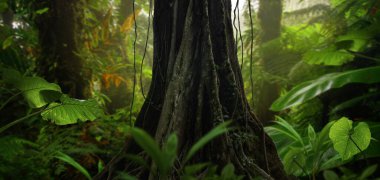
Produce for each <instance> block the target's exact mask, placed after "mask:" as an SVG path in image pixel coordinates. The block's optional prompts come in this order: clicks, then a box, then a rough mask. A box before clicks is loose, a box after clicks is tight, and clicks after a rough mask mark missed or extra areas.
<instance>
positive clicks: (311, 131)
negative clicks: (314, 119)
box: [307, 124, 317, 141]
mask: <svg viewBox="0 0 380 180" xmlns="http://www.w3.org/2000/svg"><path fill="white" fill-rule="evenodd" d="M307 135H308V136H309V139H310V141H314V140H315V139H316V137H317V135H316V134H315V131H314V128H313V126H311V125H310V124H309V126H308V127H307Z"/></svg>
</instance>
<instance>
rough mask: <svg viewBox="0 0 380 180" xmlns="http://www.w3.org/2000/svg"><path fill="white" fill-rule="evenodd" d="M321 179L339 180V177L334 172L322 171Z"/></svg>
mask: <svg viewBox="0 0 380 180" xmlns="http://www.w3.org/2000/svg"><path fill="white" fill-rule="evenodd" d="M323 177H324V178H325V180H339V176H338V175H337V174H336V173H335V172H334V171H330V170H327V171H323Z"/></svg>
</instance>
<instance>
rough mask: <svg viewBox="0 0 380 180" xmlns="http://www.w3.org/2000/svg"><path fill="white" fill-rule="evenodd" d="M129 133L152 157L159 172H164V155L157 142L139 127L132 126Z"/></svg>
mask: <svg viewBox="0 0 380 180" xmlns="http://www.w3.org/2000/svg"><path fill="white" fill-rule="evenodd" d="M131 133H132V136H133V139H134V140H135V141H136V142H137V144H138V145H139V146H140V147H141V148H142V149H144V150H145V152H146V153H147V154H148V155H149V156H150V157H151V158H152V159H153V161H154V162H155V164H156V165H157V167H158V169H159V171H160V172H161V173H164V174H165V173H166V171H167V169H166V164H167V163H166V162H165V157H164V156H165V155H164V153H163V152H162V151H161V150H160V147H159V146H158V144H157V143H156V142H155V141H154V139H153V138H152V137H151V136H150V135H149V134H148V133H146V132H145V131H143V130H142V129H139V128H132V129H131Z"/></svg>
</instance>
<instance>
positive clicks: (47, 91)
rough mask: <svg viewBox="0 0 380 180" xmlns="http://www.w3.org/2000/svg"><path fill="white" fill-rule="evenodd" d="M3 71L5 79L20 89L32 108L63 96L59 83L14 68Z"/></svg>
mask: <svg viewBox="0 0 380 180" xmlns="http://www.w3.org/2000/svg"><path fill="white" fill-rule="evenodd" d="M2 73H3V79H4V81H5V82H6V83H9V84H12V85H13V86H14V87H15V88H17V89H18V90H20V91H21V92H22V95H23V96H24V98H25V100H26V101H27V102H28V104H29V106H30V107H31V108H40V107H42V106H45V105H46V104H48V103H51V102H53V101H56V100H58V99H59V98H60V97H61V96H62V92H61V88H60V87H59V86H58V85H57V84H54V83H49V82H47V81H46V80H45V79H42V78H40V77H24V76H22V75H21V74H20V73H19V72H18V71H16V70H13V69H2Z"/></svg>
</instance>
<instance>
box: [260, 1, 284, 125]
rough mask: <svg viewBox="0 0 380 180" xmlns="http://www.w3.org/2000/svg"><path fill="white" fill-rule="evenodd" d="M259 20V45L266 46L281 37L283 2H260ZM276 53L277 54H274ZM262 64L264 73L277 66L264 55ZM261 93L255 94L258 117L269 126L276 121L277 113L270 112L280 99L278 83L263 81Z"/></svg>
mask: <svg viewBox="0 0 380 180" xmlns="http://www.w3.org/2000/svg"><path fill="white" fill-rule="evenodd" d="M259 2H260V7H259V12H258V18H259V21H260V27H261V33H260V39H259V43H260V44H264V43H266V42H268V41H271V40H273V39H276V38H278V37H280V34H281V15H282V0H260V1H259ZM274 53H275V52H274ZM262 57H263V58H262V59H261V60H260V61H261V62H260V64H261V65H262V66H263V69H264V71H267V72H268V71H269V70H270V69H271V68H272V67H271V65H273V64H275V63H276V62H273V61H274V60H273V59H270V58H267V57H268V55H266V54H262ZM263 81H264V82H262V85H261V87H257V88H260V91H256V93H255V94H254V95H255V97H256V98H257V101H256V103H255V104H256V106H255V110H256V115H257V117H258V118H259V119H260V120H261V122H262V123H263V124H268V123H269V122H270V121H272V120H273V119H274V115H275V113H274V112H272V111H270V110H269V108H270V106H271V104H272V103H273V102H274V101H275V100H276V99H277V98H278V97H279V94H280V88H279V85H278V83H276V82H270V81H268V80H263Z"/></svg>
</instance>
